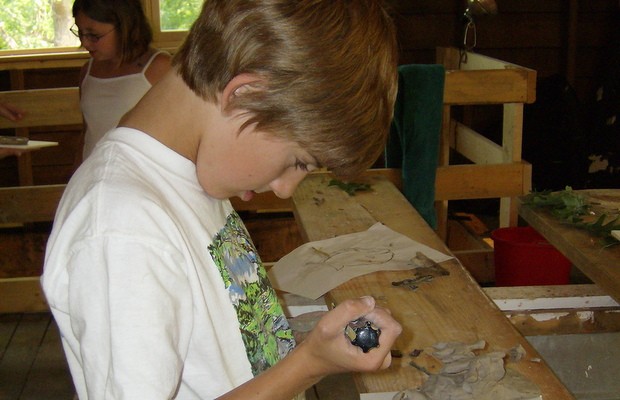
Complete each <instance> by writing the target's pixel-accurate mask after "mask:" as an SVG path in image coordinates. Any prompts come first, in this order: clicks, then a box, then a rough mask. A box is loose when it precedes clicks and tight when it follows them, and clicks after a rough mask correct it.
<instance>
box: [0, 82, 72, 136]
mask: <svg viewBox="0 0 620 400" xmlns="http://www.w3.org/2000/svg"><path fill="white" fill-rule="evenodd" d="M0 102H2V103H8V104H12V105H14V106H16V107H19V108H21V109H23V110H24V111H26V114H25V115H24V118H23V119H22V120H20V121H17V122H14V121H9V120H8V119H5V118H0V129H11V128H25V127H27V128H31V127H39V126H62V125H81V124H82V123H83V119H82V112H81V111H80V94H79V89H78V88H77V87H68V88H58V89H31V90H10V91H6V92H0Z"/></svg>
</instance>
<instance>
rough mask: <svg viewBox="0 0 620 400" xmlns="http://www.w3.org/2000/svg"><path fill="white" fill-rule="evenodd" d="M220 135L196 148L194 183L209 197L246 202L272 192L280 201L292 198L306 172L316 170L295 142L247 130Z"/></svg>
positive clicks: (306, 154) (230, 131)
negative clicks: (262, 193) (257, 194)
mask: <svg viewBox="0 0 620 400" xmlns="http://www.w3.org/2000/svg"><path fill="white" fill-rule="evenodd" d="M225 131H227V132H223V133H222V134H220V135H219V136H220V137H219V139H218V141H217V146H213V142H209V144H205V145H201V146H199V149H198V156H197V162H196V169H197V174H198V181H199V182H200V185H201V186H202V188H203V189H204V190H205V192H207V193H208V194H209V195H210V196H212V197H215V198H218V199H227V198H230V197H233V196H238V197H239V198H241V199H242V200H244V201H249V200H251V199H252V197H253V196H254V193H260V192H267V191H273V192H274V193H275V195H276V196H278V197H280V198H283V199H285V198H288V197H290V196H292V194H293V192H294V191H295V188H296V187H297V185H299V183H300V182H301V181H302V180H303V179H304V178H305V177H306V175H307V174H308V172H310V171H312V170H314V169H316V168H317V166H316V164H317V162H316V161H315V159H314V158H313V157H312V156H311V155H310V154H309V153H308V152H306V151H305V150H303V149H302V148H301V147H300V146H299V145H298V144H297V143H295V142H291V141H285V140H282V139H276V138H274V137H273V136H270V135H268V134H266V133H264V132H257V131H254V129H253V128H252V127H249V128H247V129H245V130H243V131H242V132H240V133H238V131H235V130H234V129H231V130H225Z"/></svg>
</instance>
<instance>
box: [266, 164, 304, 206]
mask: <svg viewBox="0 0 620 400" xmlns="http://www.w3.org/2000/svg"><path fill="white" fill-rule="evenodd" d="M306 175H308V172H306V171H299V170H297V171H294V172H291V173H289V174H286V175H284V176H281V177H279V178H277V179H274V180H273V181H272V182H271V183H270V184H269V187H270V188H271V190H272V191H273V193H274V194H275V195H276V196H278V197H279V198H281V199H288V198H289V197H291V196H292V195H293V193H294V192H295V189H297V186H299V184H300V183H301V181H303V180H304V178H305V177H306Z"/></svg>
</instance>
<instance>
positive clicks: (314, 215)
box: [293, 174, 573, 400]
mask: <svg viewBox="0 0 620 400" xmlns="http://www.w3.org/2000/svg"><path fill="white" fill-rule="evenodd" d="M330 179H331V178H330V176H329V175H325V174H311V175H310V176H308V177H307V178H306V179H305V180H304V182H302V184H301V185H300V186H299V187H298V189H297V191H296V192H295V195H294V197H293V200H294V205H295V214H296V219H297V221H298V224H299V226H300V229H301V231H302V235H304V240H308V241H315V240H321V239H327V238H331V237H335V236H338V235H342V234H347V233H353V232H359V231H363V230H366V229H368V228H369V227H370V226H371V225H373V224H374V223H375V222H377V221H379V222H382V223H384V224H385V225H386V226H388V227H390V228H391V229H393V230H395V231H397V232H399V233H402V234H404V235H406V236H409V237H410V238H412V239H414V240H416V241H418V242H421V243H423V244H425V245H427V246H430V247H432V248H435V249H437V250H439V251H442V252H445V253H449V250H448V249H447V247H446V246H445V244H444V243H443V242H442V241H441V240H440V239H439V237H438V236H437V235H436V233H435V232H434V231H433V230H432V229H431V228H430V227H429V226H428V225H427V224H426V223H425V222H424V220H423V219H422V218H421V217H420V216H419V214H418V213H417V212H416V211H415V210H414V209H413V208H412V207H411V205H410V204H409V203H408V201H407V200H406V199H405V198H404V197H403V196H402V194H401V193H400V192H399V191H398V189H396V187H395V186H394V185H393V184H392V183H391V182H389V181H388V180H386V179H385V178H382V177H378V176H374V177H367V178H366V179H367V180H368V182H369V183H370V184H371V188H372V190H371V191H369V192H358V193H357V194H356V195H355V196H349V195H347V194H346V193H345V192H344V191H342V190H340V189H338V188H336V187H333V186H331V187H330V186H328V182H329V180H330ZM442 267H444V268H445V269H447V270H448V271H449V272H450V275H449V276H442V277H439V278H436V279H435V280H433V281H432V282H430V283H425V284H422V285H421V286H420V287H419V289H417V290H416V291H412V290H409V289H404V288H400V287H394V286H392V284H391V282H393V281H398V280H402V279H406V278H410V277H411V276H412V272H411V271H398V272H377V273H372V274H368V275H365V276H362V277H358V278H355V279H353V280H351V281H349V282H347V283H345V284H343V285H341V286H339V287H337V288H336V289H334V290H332V291H330V293H329V294H328V295H327V300H328V301H333V302H335V303H338V302H340V301H343V300H344V299H347V298H355V297H359V296H363V295H372V296H374V297H375V299H377V302H378V304H379V305H381V306H384V307H387V308H389V309H390V310H391V311H392V314H393V315H394V317H395V318H396V319H397V320H398V321H399V322H400V323H401V324H402V325H403V333H402V335H401V336H400V337H399V338H398V340H397V342H396V344H395V349H397V350H399V351H401V352H402V354H403V357H402V358H394V360H393V363H392V366H391V367H390V368H389V369H387V370H386V371H381V372H379V373H374V374H359V375H355V382H356V386H357V389H358V391H359V392H360V393H377V392H394V391H399V390H403V389H407V388H414V387H417V386H419V385H420V384H422V382H423V379H424V375H423V374H422V373H421V372H419V371H418V370H417V369H415V368H413V367H412V366H410V365H409V362H410V361H411V357H410V356H409V353H410V352H411V351H413V350H415V349H424V348H428V347H429V346H432V345H433V344H436V343H438V342H447V341H455V342H463V343H473V342H475V341H477V340H480V339H484V340H485V341H486V342H487V343H488V350H491V351H493V350H502V351H506V350H509V349H511V348H513V347H514V346H515V345H517V344H520V345H521V346H523V348H524V349H525V350H526V353H527V354H526V356H525V357H524V360H522V361H521V362H518V363H513V364H511V365H510V366H509V368H514V369H515V370H517V371H518V372H520V373H521V374H522V375H524V376H525V377H527V378H528V379H529V380H531V381H532V382H534V383H536V384H537V385H538V387H539V388H540V390H541V393H542V396H543V399H545V400H547V399H549V400H551V399H553V400H556V399H572V398H573V396H572V395H571V394H570V393H569V392H568V390H567V389H566V388H565V387H564V386H563V385H562V383H561V382H560V381H559V380H558V378H557V377H556V376H555V375H554V373H553V372H552V371H551V370H550V369H549V367H548V365H547V364H546V363H545V362H544V360H541V361H539V362H535V361H537V359H538V358H539V357H540V356H539V355H538V354H537V352H536V350H535V349H534V348H533V347H532V346H531V345H530V344H529V343H528V342H527V341H526V340H525V339H524V337H523V336H521V335H520V334H519V333H518V332H517V330H516V329H515V328H514V327H513V325H512V324H511V323H510V322H509V321H508V319H506V317H505V316H504V315H503V314H502V312H501V311H500V310H499V309H498V308H497V307H496V306H495V304H494V303H493V302H492V301H491V300H490V299H489V298H488V297H487V296H486V295H485V294H484V292H483V291H482V289H481V288H480V286H479V285H478V284H477V283H476V282H475V281H474V279H473V278H472V277H471V275H469V273H467V272H466V270H465V269H464V268H463V267H462V265H461V264H460V263H459V262H458V260H457V259H452V260H450V261H446V262H444V263H442ZM532 360H534V361H532Z"/></svg>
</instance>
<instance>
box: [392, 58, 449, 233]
mask: <svg viewBox="0 0 620 400" xmlns="http://www.w3.org/2000/svg"><path fill="white" fill-rule="evenodd" d="M444 81H445V69H444V67H443V65H440V64H408V65H401V66H399V67H398V96H397V98H396V104H395V106H394V119H393V121H392V128H391V131H390V136H389V139H388V142H387V144H386V147H385V155H384V160H385V166H386V167H387V168H401V169H402V182H403V194H404V195H405V197H406V198H407V200H409V202H410V203H411V205H413V207H415V209H416V210H417V211H418V212H419V213H420V215H421V216H422V217H423V218H424V219H425V220H426V222H427V223H428V224H429V225H430V226H431V227H432V228H433V229H435V228H437V215H436V213H435V207H434V202H435V175H436V171H437V163H438V157H439V137H440V134H441V124H442V113H443V90H444Z"/></svg>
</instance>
